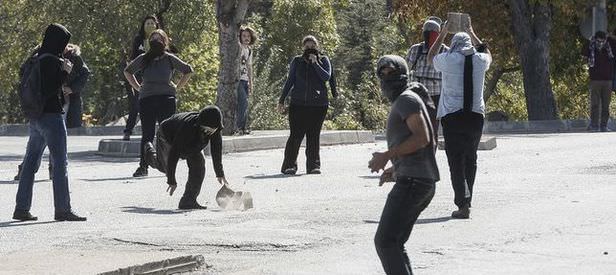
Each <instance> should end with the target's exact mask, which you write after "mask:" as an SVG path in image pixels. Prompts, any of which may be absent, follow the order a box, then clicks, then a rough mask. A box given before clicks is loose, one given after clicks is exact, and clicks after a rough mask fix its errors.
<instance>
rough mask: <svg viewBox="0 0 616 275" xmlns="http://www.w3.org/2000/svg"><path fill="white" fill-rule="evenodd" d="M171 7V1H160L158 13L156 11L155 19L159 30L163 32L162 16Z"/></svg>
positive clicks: (163, 20) (163, 19) (163, 21)
mask: <svg viewBox="0 0 616 275" xmlns="http://www.w3.org/2000/svg"><path fill="white" fill-rule="evenodd" d="M170 7H171V0H161V1H160V2H159V6H158V11H156V18H158V22H159V24H160V28H161V29H163V30H165V29H166V28H165V18H164V15H165V13H166V12H167V11H169V8H170Z"/></svg>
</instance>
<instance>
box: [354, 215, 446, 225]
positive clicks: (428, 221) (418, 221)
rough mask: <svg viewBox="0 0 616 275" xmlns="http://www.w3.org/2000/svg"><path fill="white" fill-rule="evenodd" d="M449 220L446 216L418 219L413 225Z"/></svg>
mask: <svg viewBox="0 0 616 275" xmlns="http://www.w3.org/2000/svg"><path fill="white" fill-rule="evenodd" d="M449 220H451V217H450V216H446V217H439V218H430V219H418V220H417V221H416V222H415V224H426V223H439V222H446V221H449ZM364 223H369V224H378V223H379V221H377V220H364Z"/></svg>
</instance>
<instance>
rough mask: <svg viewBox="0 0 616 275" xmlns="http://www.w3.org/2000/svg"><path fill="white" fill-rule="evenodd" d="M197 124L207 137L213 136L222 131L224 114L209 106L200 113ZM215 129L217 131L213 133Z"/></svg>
mask: <svg viewBox="0 0 616 275" xmlns="http://www.w3.org/2000/svg"><path fill="white" fill-rule="evenodd" d="M197 124H198V125H199V127H200V128H201V130H202V134H204V135H205V136H211V135H213V134H214V133H216V132H218V131H220V130H222V128H223V124H222V112H221V111H220V109H219V108H218V107H216V106H207V107H205V108H203V110H201V111H200V112H199V118H198V120H197ZM212 129H215V131H212Z"/></svg>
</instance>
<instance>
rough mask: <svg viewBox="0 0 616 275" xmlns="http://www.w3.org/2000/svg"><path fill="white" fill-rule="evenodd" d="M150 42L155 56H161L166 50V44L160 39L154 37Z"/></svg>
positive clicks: (151, 50)
mask: <svg viewBox="0 0 616 275" xmlns="http://www.w3.org/2000/svg"><path fill="white" fill-rule="evenodd" d="M149 43H150V52H151V53H152V55H153V56H161V55H163V53H164V52H165V44H163V42H161V41H160V40H158V39H152V40H150V41H149Z"/></svg>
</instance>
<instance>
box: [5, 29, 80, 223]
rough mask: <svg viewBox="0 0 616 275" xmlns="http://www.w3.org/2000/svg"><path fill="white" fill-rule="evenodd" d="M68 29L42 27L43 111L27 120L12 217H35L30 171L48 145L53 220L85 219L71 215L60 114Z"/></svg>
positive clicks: (69, 67) (66, 70) (67, 69)
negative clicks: (25, 137) (52, 195)
mask: <svg viewBox="0 0 616 275" xmlns="http://www.w3.org/2000/svg"><path fill="white" fill-rule="evenodd" d="M70 38H71V33H70V32H69V31H68V30H67V29H66V28H65V27H64V26H62V25H60V24H51V25H49V26H48V27H47V29H46V30H45V36H44V38H43V43H42V45H41V48H40V49H39V50H38V53H37V54H38V56H42V55H43V54H49V55H45V56H43V57H41V58H40V70H41V92H42V93H43V97H44V98H45V105H44V108H43V114H42V115H41V116H40V117H38V118H34V119H31V120H30V138H29V140H28V147H27V149H26V155H25V157H24V160H23V168H22V169H23V170H22V172H21V178H20V180H19V187H18V189H17V199H16V202H17V203H16V206H15V212H14V213H13V219H16V220H20V221H28V220H37V217H35V216H32V214H30V208H31V205H32V186H33V185H34V174H35V173H36V171H37V170H38V167H39V166H40V164H41V156H42V154H43V150H44V149H45V146H48V147H49V153H50V159H51V162H52V163H53V165H52V166H53V167H54V169H53V193H54V206H55V216H54V219H55V220H57V221H85V220H86V218H85V217H79V216H77V215H75V214H74V213H73V211H72V209H71V202H70V193H69V188H68V176H67V171H66V167H67V164H68V157H67V150H66V124H65V122H64V119H63V118H62V113H63V110H62V98H63V94H62V83H64V82H65V80H66V78H67V76H68V74H69V73H70V72H71V70H72V66H73V65H72V64H71V62H70V61H68V59H63V58H62V52H64V49H65V48H66V45H67V44H68V41H69V40H70Z"/></svg>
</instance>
